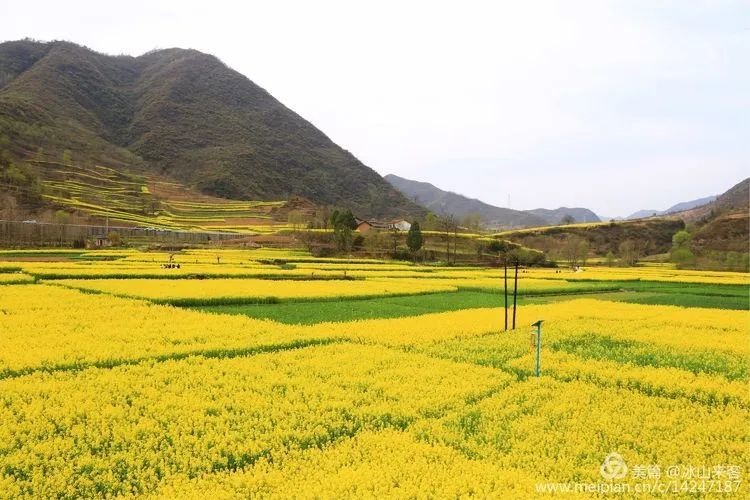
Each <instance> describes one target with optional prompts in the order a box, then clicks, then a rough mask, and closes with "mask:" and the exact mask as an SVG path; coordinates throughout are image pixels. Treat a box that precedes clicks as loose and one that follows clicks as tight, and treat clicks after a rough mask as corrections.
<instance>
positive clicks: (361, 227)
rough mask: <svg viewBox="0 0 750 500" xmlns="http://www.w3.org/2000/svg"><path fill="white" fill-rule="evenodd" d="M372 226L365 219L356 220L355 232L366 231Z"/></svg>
mask: <svg viewBox="0 0 750 500" xmlns="http://www.w3.org/2000/svg"><path fill="white" fill-rule="evenodd" d="M372 228H373V225H372V224H370V223H369V222H367V221H366V220H360V221H358V222H357V232H360V233H366V232H367V231H369V230H370V229H372Z"/></svg>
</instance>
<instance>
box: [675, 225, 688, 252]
mask: <svg viewBox="0 0 750 500" xmlns="http://www.w3.org/2000/svg"><path fill="white" fill-rule="evenodd" d="M690 239H691V236H690V233H689V232H687V231H686V230H684V229H683V230H682V231H677V232H676V233H674V236H672V246H673V247H674V248H682V247H684V246H686V245H687V244H688V243H690Z"/></svg>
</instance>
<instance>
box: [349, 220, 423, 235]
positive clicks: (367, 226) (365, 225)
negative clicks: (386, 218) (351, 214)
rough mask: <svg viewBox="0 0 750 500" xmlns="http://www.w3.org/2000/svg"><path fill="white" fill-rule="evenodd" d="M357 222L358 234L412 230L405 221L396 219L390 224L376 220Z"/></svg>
mask: <svg viewBox="0 0 750 500" xmlns="http://www.w3.org/2000/svg"><path fill="white" fill-rule="evenodd" d="M355 220H356V221H357V229H356V230H357V232H359V233H366V232H368V231H370V230H372V229H380V230H385V231H393V230H396V231H408V230H409V229H411V224H410V223H409V222H408V221H406V220H404V219H395V220H392V221H390V222H380V221H376V220H365V219H356V218H355Z"/></svg>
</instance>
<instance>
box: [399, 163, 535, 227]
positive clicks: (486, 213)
mask: <svg viewBox="0 0 750 500" xmlns="http://www.w3.org/2000/svg"><path fill="white" fill-rule="evenodd" d="M385 180H387V181H388V182H390V183H391V185H392V186H393V187H395V188H396V189H398V190H399V191H400V192H401V193H403V194H404V195H405V196H407V197H408V198H410V199H412V200H415V201H416V202H417V203H419V204H421V205H422V206H424V207H426V208H427V209H428V210H430V211H432V212H434V213H436V214H452V215H455V216H456V217H464V216H466V215H469V214H479V215H480V216H481V217H482V219H483V220H484V223H485V224H487V225H488V226H491V227H525V226H545V225H547V221H546V220H545V219H544V218H543V217H541V216H539V215H535V214H532V213H528V212H523V211H520V210H511V209H509V208H501V207H495V206H492V205H489V204H487V203H484V202H482V201H480V200H476V199H473V198H468V197H466V196H463V195H460V194H456V193H452V192H450V191H443V190H442V189H440V188H437V187H435V186H433V185H432V184H430V183H428V182H419V181H413V180H410V179H405V178H403V177H399V176H397V175H393V174H388V175H386V176H385Z"/></svg>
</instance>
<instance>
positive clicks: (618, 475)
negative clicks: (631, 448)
mask: <svg viewBox="0 0 750 500" xmlns="http://www.w3.org/2000/svg"><path fill="white" fill-rule="evenodd" d="M599 472H601V473H602V477H603V478H604V479H607V480H609V481H611V480H613V479H622V478H624V477H625V476H627V475H628V464H626V463H625V459H623V458H622V455H620V454H619V453H617V452H616V451H613V452H612V453H610V454H609V455H607V456H606V457H604V462H602V465H601V467H599Z"/></svg>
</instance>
